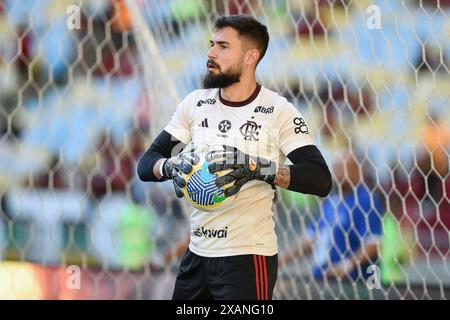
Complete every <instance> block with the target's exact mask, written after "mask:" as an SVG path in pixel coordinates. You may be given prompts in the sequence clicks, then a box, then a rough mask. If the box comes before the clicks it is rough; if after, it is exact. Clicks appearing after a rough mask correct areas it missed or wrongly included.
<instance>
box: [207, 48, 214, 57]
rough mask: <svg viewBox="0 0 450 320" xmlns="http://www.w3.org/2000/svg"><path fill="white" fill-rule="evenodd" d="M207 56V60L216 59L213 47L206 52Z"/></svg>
mask: <svg viewBox="0 0 450 320" xmlns="http://www.w3.org/2000/svg"><path fill="white" fill-rule="evenodd" d="M207 55H208V58H209V59H215V58H216V50H215V48H214V46H212V47H211V48H209V50H208V52H207Z"/></svg>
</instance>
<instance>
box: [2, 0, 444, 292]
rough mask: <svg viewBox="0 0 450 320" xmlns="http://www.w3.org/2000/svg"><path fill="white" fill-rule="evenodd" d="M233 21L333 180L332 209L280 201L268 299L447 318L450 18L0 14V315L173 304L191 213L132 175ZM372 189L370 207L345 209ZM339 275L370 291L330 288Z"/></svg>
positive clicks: (318, 11)
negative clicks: (368, 302)
mask: <svg viewBox="0 0 450 320" xmlns="http://www.w3.org/2000/svg"><path fill="white" fill-rule="evenodd" d="M78 13H79V15H78ZM236 13H245V14H251V15H254V16H255V17H256V18H257V19H259V20H260V21H261V22H263V23H264V24H266V25H267V26H268V29H269V33H270V36H271V39H270V45H269V49H268V51H267V54H266V56H265V57H264V59H263V60H262V62H261V63H260V65H259V67H258V73H257V74H258V81H260V82H261V83H262V84H263V85H264V86H266V87H268V88H271V89H273V90H275V91H277V92H279V93H280V94H282V95H284V96H285V97H286V98H288V100H290V101H291V102H293V103H294V105H295V106H296V107H298V108H299V110H300V111H301V112H302V114H303V115H304V116H305V118H306V119H307V120H308V122H309V124H310V128H312V131H313V138H314V141H315V143H316V144H317V145H318V146H319V149H320V150H321V151H322V152H323V153H324V156H325V158H326V159H327V161H328V163H329V164H330V166H331V167H332V169H333V170H332V171H333V175H334V177H335V180H336V183H335V186H336V190H334V191H333V193H332V195H330V196H329V197H328V200H329V201H331V204H332V205H331V206H330V202H329V203H328V207H327V205H326V203H324V200H322V199H320V198H317V197H313V196H305V195H302V194H294V193H291V192H288V191H286V190H280V189H279V190H277V199H276V202H275V204H274V218H275V221H276V225H277V228H276V231H277V236H278V242H279V247H280V257H281V258H283V259H284V258H286V257H287V255H288V254H291V253H293V252H294V251H296V250H297V251H299V252H298V253H297V254H292V256H291V259H290V261H289V262H287V263H285V264H283V265H281V266H280V268H279V275H278V282H277V285H276V287H275V298H277V299H311V298H319V299H336V298H338V299H424V298H425V299H428V298H433V299H439V298H444V299H446V298H449V296H450V293H449V292H450V291H449V289H448V288H449V286H450V272H449V269H448V261H449V244H450V238H449V235H450V233H449V229H450V199H449V197H450V176H449V150H450V111H449V110H450V108H449V103H450V100H449V92H450V77H449V75H450V70H449V69H450V62H449V56H450V43H449V42H448V41H447V40H448V38H449V36H450V19H449V14H450V1H446V0H440V1H439V0H429V1H427V0H417V1H400V0H399V1H387V0H384V1H382V0H373V1H369V0H367V1H352V0H305V1H289V0H267V1H263V0H259V1H252V0H212V1H200V0H179V1H178V0H173V1H163V0H130V1H119V0H116V1H113V0H111V1H107V0H91V1H89V0H85V1H61V0H58V1H56V0H32V1H29V0H3V1H2V0H0V78H1V86H0V134H1V136H0V154H1V155H0V166H1V176H0V199H1V211H0V298H39V299H77V298H83V299H97V298H104V299H109V298H116V299H152V298H170V297H171V292H172V288H173V283H174V276H175V274H176V271H177V266H178V260H177V256H178V255H179V253H180V252H182V250H183V248H184V247H185V239H186V236H187V235H188V232H189V231H188V227H187V219H186V216H187V212H188V210H189V208H187V207H183V206H182V204H181V203H180V202H179V201H178V200H176V198H175V197H174V195H173V191H172V186H171V185H170V183H162V184H144V183H141V182H139V181H138V179H137V177H136V173H135V166H136V161H137V159H138V158H139V156H140V154H141V153H142V152H143V150H145V148H146V147H147V146H148V145H149V143H150V142H151V140H152V139H153V138H154V137H155V135H156V134H157V133H158V132H159V131H160V130H161V129H162V128H163V127H164V125H165V124H166V122H167V120H168V119H169V117H170V115H171V114H172V112H173V111H174V109H175V106H176V105H177V103H178V102H179V101H180V99H181V98H183V97H184V96H185V95H186V94H188V93H189V92H191V91H192V90H194V89H197V88H199V87H200V83H201V77H202V75H203V73H204V69H205V59H206V51H207V48H208V44H209V40H210V36H211V31H212V26H213V23H214V20H215V18H217V17H218V16H220V15H223V14H236ZM342 163H345V165H344V166H342ZM360 186H363V187H364V190H366V191H367V192H368V194H370V201H369V200H368V201H369V202H364V201H363V200H362V199H361V198H359V199H358V201H355V203H351V201H350V202H349V201H348V192H349V191H348V190H349V189H350V190H356V189H357V188H358V187H360ZM362 198H364V197H363V196H362ZM366 200H367V199H366ZM366 204H368V207H367V206H366ZM376 208H381V209H379V211H378V210H375V209H376ZM369 211H370V212H371V214H368V215H364V214H362V215H358V213H355V212H363V213H367V212H369ZM343 212H344V213H345V212H347V213H349V212H350V214H349V215H348V216H345V214H343ZM330 214H331V216H330ZM333 214H334V217H335V218H332V217H333ZM361 216H362V219H363V220H358V219H360V218H361ZM336 217H338V218H336ZM333 219H335V220H333ZM336 219H337V220H336ZM346 219H347V220H346ZM332 220H333V221H332ZM380 223H382V231H383V232H382V235H381V236H379V235H378V233H377V232H376V230H375V229H376V228H377V224H380ZM312 238H314V240H315V241H313V242H312V245H311V242H310V241H309V240H311V239H312ZM178 244H179V246H178V247H177V245H178ZM357 245H361V248H363V249H361V250H359V251H358V250H357V248H355V247H354V246H357ZM374 246H375V248H376V250H375V251H373V248H374ZM300 249H304V250H300ZM333 250H334V251H333ZM332 251H333V253H332ZM374 252H375V254H374ZM376 252H379V255H378V258H376V255H377V254H376ZM170 257H172V258H173V259H169V258H170ZM333 257H334V258H333ZM342 257H345V258H346V259H347V260H349V259H352V258H354V259H355V261H359V262H362V263H361V266H360V268H359V269H360V270H359V271H360V272H359V273H355V272H353V273H352V269H351V268H350V267H349V268H350V269H347V270H346V272H344V273H343V274H342V276H339V277H336V275H330V276H326V272H327V271H330V269H326V268H322V267H321V266H320V263H321V262H327V263H328V264H332V263H333V262H334V260H333V259H337V260H340V259H341V258H342ZM169 261H170V262H169ZM69 266H71V267H69ZM341 266H342V265H341ZM372 266H373V267H374V268H375V269H370V268H372ZM347 267H348V266H347ZM367 268H369V269H370V270H372V273H371V276H369V278H367V275H366V278H364V277H363V273H364V272H363V271H364V270H365V271H367ZM377 268H378V269H377ZM334 271H336V270H334ZM78 274H79V275H80V276H81V278H80V281H79V283H78V282H77V281H76V280H77V278H76V277H75V276H77V275H78ZM369 274H370V272H369ZM378 284H379V285H378Z"/></svg>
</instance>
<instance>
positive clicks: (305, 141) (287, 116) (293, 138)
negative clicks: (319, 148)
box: [275, 99, 314, 156]
mask: <svg viewBox="0 0 450 320" xmlns="http://www.w3.org/2000/svg"><path fill="white" fill-rule="evenodd" d="M275 129H276V132H278V137H277V140H278V146H279V148H280V149H281V151H282V152H283V154H284V155H285V156H287V155H288V154H289V153H290V152H291V151H293V150H295V149H297V148H300V147H303V146H306V145H313V144H314V143H313V141H312V138H311V132H310V128H309V126H308V124H307V123H306V120H305V118H304V117H303V115H302V114H301V113H300V112H299V111H298V110H297V109H296V108H295V107H294V106H293V105H292V104H291V103H289V102H288V101H287V100H285V99H284V101H283V102H282V108H280V112H279V113H278V116H277V118H276V128H275Z"/></svg>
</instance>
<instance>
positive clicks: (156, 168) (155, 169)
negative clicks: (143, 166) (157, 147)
mask: <svg viewBox="0 0 450 320" xmlns="http://www.w3.org/2000/svg"><path fill="white" fill-rule="evenodd" d="M165 160H166V158H161V159H159V160H158V161H156V163H155V166H154V167H153V174H154V176H155V177H156V179H158V180H161V178H162V175H161V172H160V167H161V166H162V164H163V162H164V161H165Z"/></svg>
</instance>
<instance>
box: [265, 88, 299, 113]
mask: <svg viewBox="0 0 450 320" xmlns="http://www.w3.org/2000/svg"><path fill="white" fill-rule="evenodd" d="M261 104H265V105H270V106H273V109H274V110H273V111H274V112H276V113H279V112H281V111H283V110H285V109H289V108H292V107H293V104H292V103H291V102H289V100H288V99H286V97H283V96H282V95H281V94H279V93H278V92H276V91H273V90H271V89H268V88H266V87H262V99H261Z"/></svg>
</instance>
